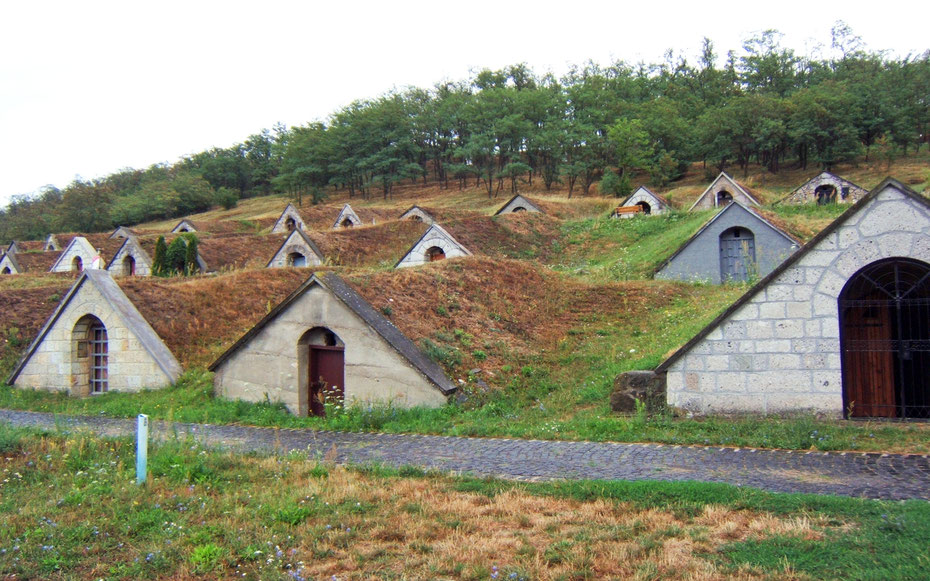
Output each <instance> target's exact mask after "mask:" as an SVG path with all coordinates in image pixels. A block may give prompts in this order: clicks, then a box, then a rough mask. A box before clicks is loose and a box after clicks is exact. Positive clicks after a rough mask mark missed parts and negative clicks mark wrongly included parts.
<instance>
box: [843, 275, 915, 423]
mask: <svg viewBox="0 0 930 581" xmlns="http://www.w3.org/2000/svg"><path fill="white" fill-rule="evenodd" d="M839 317H840V350H841V360H842V370H843V371H842V374H843V406H844V409H845V414H846V417H879V418H930V265H928V264H926V263H924V262H920V261H917V260H913V259H909V258H890V259H885V260H880V261H877V262H873V263H872V264H870V265H868V266H866V267H865V268H863V269H861V270H860V271H859V272H857V273H856V274H854V275H853V276H852V277H850V279H849V281H848V282H847V283H846V286H845V287H844V288H843V291H842V292H841V293H840V298H839Z"/></svg>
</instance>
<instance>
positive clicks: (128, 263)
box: [123, 254, 136, 276]
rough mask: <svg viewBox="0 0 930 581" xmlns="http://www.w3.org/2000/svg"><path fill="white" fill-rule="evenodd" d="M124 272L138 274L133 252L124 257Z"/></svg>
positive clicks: (128, 274)
mask: <svg viewBox="0 0 930 581" xmlns="http://www.w3.org/2000/svg"><path fill="white" fill-rule="evenodd" d="M123 274H125V275H126V276H134V275H135V274H136V259H135V258H133V256H132V254H127V255H126V258H124V259H123Z"/></svg>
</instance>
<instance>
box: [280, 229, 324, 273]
mask: <svg viewBox="0 0 930 581" xmlns="http://www.w3.org/2000/svg"><path fill="white" fill-rule="evenodd" d="M294 252H299V253H300V254H303V255H304V257H306V259H307V264H306V265H305V266H319V265H320V264H322V261H321V260H320V257H319V256H317V254H316V252H314V251H313V250H312V249H311V248H310V247H309V246H308V245H307V244H305V243H304V242H303V240H301V239H300V238H299V236H298V237H295V239H294V240H292V241H291V242H290V243H289V244H286V245H285V246H284V247H283V248H281V250H279V251H278V252H277V254H275V255H274V258H272V259H271V261H270V262H269V263H268V268H285V267H288V266H291V265H289V264H288V263H287V257H288V256H289V255H290V254H291V253H294Z"/></svg>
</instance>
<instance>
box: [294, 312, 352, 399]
mask: <svg viewBox="0 0 930 581" xmlns="http://www.w3.org/2000/svg"><path fill="white" fill-rule="evenodd" d="M298 354H299V355H300V356H299V357H298V362H299V363H300V365H301V367H302V368H303V369H305V370H306V373H305V374H304V373H302V374H300V377H301V379H300V383H301V385H300V389H301V392H302V393H303V394H306V398H307V415H311V416H325V415H326V404H332V405H337V406H341V405H343V403H345V344H344V343H343V342H342V341H341V340H340V339H339V337H338V336H337V335H336V334H335V333H333V332H332V331H331V330H329V329H327V328H326V327H314V328H313V329H310V330H309V331H307V332H306V333H304V335H303V336H302V337H301V338H300V341H299V342H298Z"/></svg>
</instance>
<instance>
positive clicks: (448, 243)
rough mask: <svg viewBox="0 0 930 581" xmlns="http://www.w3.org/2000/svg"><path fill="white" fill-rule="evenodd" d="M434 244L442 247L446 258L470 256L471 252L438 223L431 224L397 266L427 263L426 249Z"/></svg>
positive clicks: (403, 266)
mask: <svg viewBox="0 0 930 581" xmlns="http://www.w3.org/2000/svg"><path fill="white" fill-rule="evenodd" d="M433 246H438V247H439V248H442V251H443V252H444V253H445V255H446V258H457V257H459V256H469V252H468V251H467V250H465V249H464V248H462V246H461V245H459V244H458V243H457V242H455V240H454V239H452V238H450V236H449V235H448V234H446V232H445V230H441V229H439V227H438V225H434V226H431V227H430V229H429V230H427V231H426V233H425V234H424V235H423V238H421V239H420V240H419V241H418V242H417V243H416V244H414V245H413V248H411V249H410V250H409V251H408V252H407V254H406V255H405V256H404V257H403V258H402V259H401V260H400V262H398V263H397V266H396V268H405V267H408V266H420V265H421V264H427V263H428V262H429V258H427V256H426V251H427V250H429V249H430V248H432V247H433Z"/></svg>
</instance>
